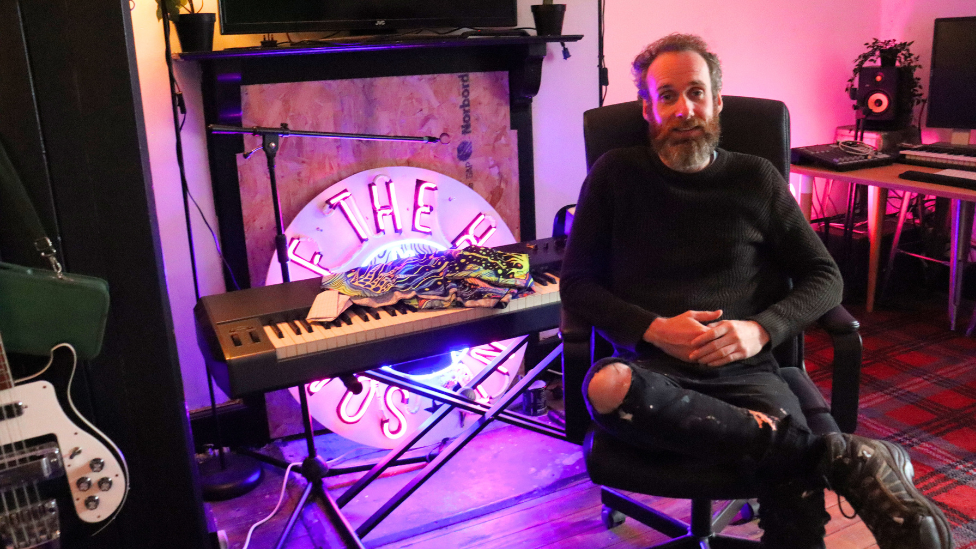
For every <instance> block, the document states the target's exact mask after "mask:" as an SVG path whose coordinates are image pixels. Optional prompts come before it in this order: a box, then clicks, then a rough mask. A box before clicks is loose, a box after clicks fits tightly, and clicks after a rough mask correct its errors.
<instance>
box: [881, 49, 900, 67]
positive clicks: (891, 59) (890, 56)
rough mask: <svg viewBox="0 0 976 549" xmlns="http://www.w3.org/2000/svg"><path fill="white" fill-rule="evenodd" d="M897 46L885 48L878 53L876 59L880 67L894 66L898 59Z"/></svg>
mask: <svg viewBox="0 0 976 549" xmlns="http://www.w3.org/2000/svg"><path fill="white" fill-rule="evenodd" d="M898 52H899V50H898V48H885V49H883V50H881V51H880V52H879V53H878V60H879V61H881V66H882V67H894V66H895V62H897V61H898Z"/></svg>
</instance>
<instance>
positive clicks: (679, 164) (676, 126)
mask: <svg viewBox="0 0 976 549" xmlns="http://www.w3.org/2000/svg"><path fill="white" fill-rule="evenodd" d="M691 128H701V130H702V133H701V135H695V136H690V137H682V136H678V135H676V134H675V130H682V129H683V130H687V129H691ZM650 132H651V148H652V149H654V152H656V153H657V154H658V156H660V157H661V160H663V161H664V163H665V164H666V165H667V166H668V167H669V168H671V169H672V170H675V171H678V172H694V171H698V170H700V169H702V168H703V167H704V166H707V165H708V161H709V159H710V158H711V156H712V153H713V152H714V151H715V148H716V147H717V146H718V139H719V135H720V134H721V126H720V125H719V121H718V115H715V116H713V117H712V118H710V119H709V120H702V119H701V118H697V117H693V118H685V119H680V120H678V119H673V118H672V119H671V120H669V121H668V122H667V123H665V124H664V125H657V124H656V123H654V122H651V124H650Z"/></svg>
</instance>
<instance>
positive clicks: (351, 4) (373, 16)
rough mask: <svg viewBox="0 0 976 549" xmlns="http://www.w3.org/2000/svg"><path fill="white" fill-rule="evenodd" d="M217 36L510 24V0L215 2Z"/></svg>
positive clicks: (513, 10)
mask: <svg viewBox="0 0 976 549" xmlns="http://www.w3.org/2000/svg"><path fill="white" fill-rule="evenodd" d="M217 6H218V10H219V12H220V32H221V34H262V33H274V32H297V31H335V30H354V31H360V32H367V33H373V32H376V33H380V32H384V31H386V32H390V31H397V30H402V29H418V28H455V27H461V28H464V27H514V26H515V25H516V0H287V1H282V2H276V1H270V2H269V1H268V0H221V1H220V2H219V3H218V4H217Z"/></svg>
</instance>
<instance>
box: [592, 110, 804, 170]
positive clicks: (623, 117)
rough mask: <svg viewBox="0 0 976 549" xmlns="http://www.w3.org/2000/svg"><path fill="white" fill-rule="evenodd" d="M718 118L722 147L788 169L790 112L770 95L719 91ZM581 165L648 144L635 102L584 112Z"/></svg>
mask: <svg viewBox="0 0 976 549" xmlns="http://www.w3.org/2000/svg"><path fill="white" fill-rule="evenodd" d="M722 101H723V104H724V106H723V108H722V114H721V115H720V116H719V120H720V122H721V124H722V137H721V139H720V140H719V147H722V148H723V149H725V150H729V151H735V152H741V153H747V154H753V155H756V156H761V157H763V158H765V159H767V160H769V161H770V162H772V163H773V166H775V167H776V169H777V170H779V172H780V173H781V174H783V177H784V178H787V177H789V174H790V111H789V110H788V109H787V108H786V104H785V103H783V102H782V101H776V100H775V99H760V98H757V97H737V96H733V95H723V96H722ZM583 139H584V141H585V145H586V167H587V169H589V168H591V167H592V166H593V163H594V162H596V160H597V159H598V158H600V156H602V155H603V153H605V152H607V151H609V150H611V149H618V148H621V147H632V146H634V145H647V146H650V141H649V140H648V139H649V138H648V135H647V121H646V120H644V117H643V114H642V105H641V102H640V101H631V102H629V103H618V104H616V105H607V106H605V107H599V108H596V109H590V110H588V111H586V112H585V113H583Z"/></svg>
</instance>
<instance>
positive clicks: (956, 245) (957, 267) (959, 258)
mask: <svg viewBox="0 0 976 549" xmlns="http://www.w3.org/2000/svg"><path fill="white" fill-rule="evenodd" d="M972 234H973V203H972V202H967V201H965V200H953V201H952V234H951V239H952V242H951V245H950V247H949V329H950V330H955V329H956V318H957V317H958V315H959V306H960V304H961V303H962V279H963V272H964V271H965V270H966V260H967V259H968V258H969V241H970V238H972Z"/></svg>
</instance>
